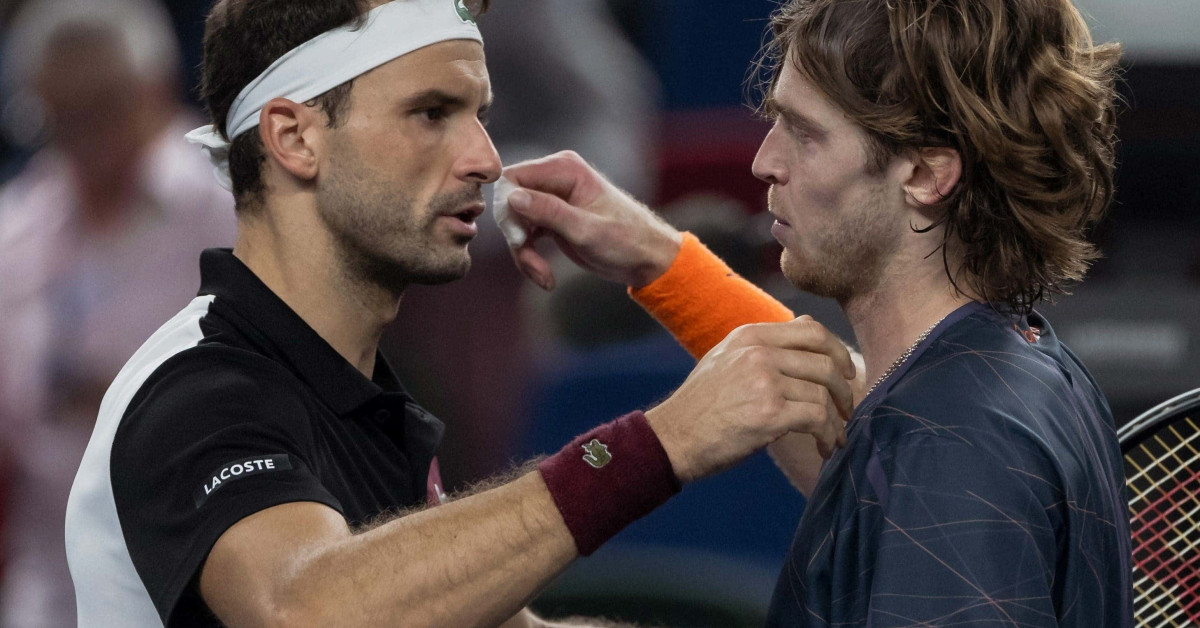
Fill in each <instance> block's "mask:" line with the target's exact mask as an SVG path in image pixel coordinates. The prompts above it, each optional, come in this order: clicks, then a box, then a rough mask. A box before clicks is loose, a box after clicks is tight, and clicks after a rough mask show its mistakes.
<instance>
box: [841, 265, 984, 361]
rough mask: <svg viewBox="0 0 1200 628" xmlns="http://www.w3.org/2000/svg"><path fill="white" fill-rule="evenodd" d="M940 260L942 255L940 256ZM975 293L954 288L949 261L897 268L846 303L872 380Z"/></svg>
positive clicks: (848, 314) (845, 307)
mask: <svg viewBox="0 0 1200 628" xmlns="http://www.w3.org/2000/svg"><path fill="white" fill-rule="evenodd" d="M939 261H940V259H939ZM972 300H973V299H972V298H971V297H970V296H967V295H965V294H962V293H961V292H958V291H956V290H955V289H954V287H953V286H952V285H951V284H950V280H949V279H948V278H947V277H946V272H945V269H944V267H942V266H941V265H940V264H939V265H938V266H937V268H936V269H933V268H930V269H923V270H921V271H919V272H913V273H908V274H904V273H900V274H893V275H890V276H888V277H886V278H884V279H883V280H882V281H881V282H880V284H879V285H878V286H877V287H876V288H875V289H873V290H871V291H870V292H867V293H864V294H862V295H856V296H854V297H853V298H851V299H850V300H848V301H847V302H845V303H843V304H842V309H843V310H844V311H845V312H846V317H847V318H848V319H849V321H850V325H851V327H853V328H854V335H855V338H856V339H857V340H858V345H859V349H860V350H861V351H862V354H863V360H864V361H865V362H866V371H867V373H866V375H867V377H866V381H867V383H868V385H873V384H875V383H876V382H877V380H878V379H879V378H880V377H881V376H883V375H884V374H885V373H887V372H888V370H889V369H890V368H891V366H892V365H893V364H895V363H896V361H897V360H899V359H900V358H901V357H902V356H903V355H904V354H905V352H907V351H908V350H909V349H910V348H912V347H913V346H914V345H915V344H916V343H917V341H918V339H919V338H920V337H921V335H922V334H924V333H925V332H926V331H928V330H930V329H931V328H932V327H933V326H935V325H937V323H938V322H939V321H941V320H942V319H944V318H945V317H946V316H948V315H949V314H950V313H951V312H954V311H955V310H957V309H958V308H960V307H962V306H963V305H965V304H967V303H970V302H971V301H972Z"/></svg>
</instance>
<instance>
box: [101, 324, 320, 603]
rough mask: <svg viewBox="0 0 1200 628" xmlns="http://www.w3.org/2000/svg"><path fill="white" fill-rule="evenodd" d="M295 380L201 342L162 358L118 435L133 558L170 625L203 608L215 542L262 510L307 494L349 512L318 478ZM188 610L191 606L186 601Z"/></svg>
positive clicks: (121, 512)
mask: <svg viewBox="0 0 1200 628" xmlns="http://www.w3.org/2000/svg"><path fill="white" fill-rule="evenodd" d="M299 391H300V388H299V384H298V382H297V381H296V380H295V379H294V378H293V377H292V376H291V375H290V374H289V373H287V372H286V371H285V370H284V369H283V368H282V367H279V366H278V365H275V364H273V363H271V362H269V361H268V360H266V359H265V358H262V357H259V356H254V355H252V354H249V353H245V352H241V351H237V350H233V349H228V348H218V347H198V348H195V349H191V350H189V351H188V352H185V353H183V354H180V355H179V356H176V357H175V358H172V360H169V361H168V362H167V363H165V364H163V365H162V366H161V367H160V368H159V369H158V371H156V372H155V373H154V374H153V375H152V376H151V377H150V379H148V380H147V382H146V383H145V384H144V385H143V387H142V390H141V392H140V393H139V396H138V397H135V398H134V400H133V402H132V403H131V404H130V406H129V408H130V409H129V410H128V411H127V413H126V415H125V417H124V418H123V420H122V421H121V425H120V428H119V429H118V431H117V434H116V437H115V439H114V441H113V449H112V457H111V470H110V472H111V479H112V486H113V497H114V500H115V502H116V505H117V515H118V518H119V520H120V522H121V529H122V532H123V533H124V536H125V541H126V545H127V547H128V550H129V555H130V557H131V558H132V560H133V564H134V566H135V567H136V568H137V571H138V574H139V575H140V576H141V579H142V582H143V584H144V585H145V586H146V589H147V592H148V593H149V594H150V597H151V599H152V600H153V601H154V604H155V606H156V607H157V609H158V612H159V614H160V616H161V617H162V619H163V622H164V624H165V625H166V626H178V625H185V624H186V618H187V617H194V616H196V615H197V613H202V614H207V611H206V610H205V609H204V608H203V607H201V608H191V607H192V606H195V605H201V604H202V603H201V602H200V601H199V597H198V596H197V595H195V592H194V591H190V590H189V587H190V585H191V584H192V583H193V582H194V580H195V578H196V577H197V576H198V570H199V568H200V566H201V565H202V564H203V563H204V560H205V558H207V556H208V553H209V551H210V550H211V549H212V546H213V545H214V544H215V543H216V541H217V539H218V538H220V536H221V535H222V534H223V533H224V532H225V531H226V530H227V529H229V528H230V527H231V526H233V525H234V524H235V523H237V522H238V521H240V520H242V519H243V518H245V517H247V516H249V515H251V514H254V513H255V512H258V511H261V510H265V509H267V508H270V507H272V506H276V505H279V504H284V503H289V502H298V501H310V502H316V503H320V504H324V505H327V506H329V507H331V508H334V509H336V510H338V511H339V512H340V511H341V505H340V504H339V503H338V501H337V500H336V499H335V498H334V497H333V495H331V494H330V493H329V491H328V490H326V488H325V487H324V486H322V484H321V482H320V481H319V479H318V478H317V477H316V476H315V475H314V473H313V468H314V467H313V465H314V464H315V460H314V457H315V456H316V455H317V454H316V453H315V451H314V450H315V448H314V446H313V436H312V427H310V423H309V422H308V421H307V417H308V415H309V411H308V408H307V407H306V405H305V404H306V402H305V401H304V397H303V396H302V394H301V393H300V392H299ZM185 607H186V608H185Z"/></svg>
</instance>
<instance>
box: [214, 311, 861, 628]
mask: <svg viewBox="0 0 1200 628" xmlns="http://www.w3.org/2000/svg"><path fill="white" fill-rule="evenodd" d="M852 368H853V367H852V365H851V364H850V358H849V355H848V354H847V353H846V351H845V348H844V347H842V346H841V345H840V343H838V341H837V340H836V339H835V338H834V337H833V336H832V335H830V334H829V332H828V331H826V330H825V329H824V328H822V327H820V326H819V325H817V324H815V323H813V322H811V321H805V320H799V321H789V322H786V323H779V324H759V325H749V326H744V327H741V328H739V329H737V330H736V331H734V332H733V333H731V334H730V335H729V336H728V337H727V338H726V339H725V340H723V341H722V342H721V343H719V344H718V345H717V346H715V347H713V348H712V350H711V351H709V352H708V354H707V355H705V356H704V358H703V359H702V360H700V362H699V363H698V364H697V365H696V368H695V369H694V370H693V372H692V373H691V375H689V376H688V378H687V380H686V381H684V383H683V384H682V385H681V386H680V388H679V389H678V390H677V391H676V392H675V393H674V394H672V395H671V396H670V397H669V398H667V400H665V401H664V402H663V403H662V404H660V405H659V406H658V407H656V408H653V409H651V410H648V411H646V413H645V415H644V417H643V416H641V415H638V414H637V413H635V414H633V415H630V416H629V417H625V418H623V419H620V420H618V421H616V422H614V423H611V424H608V425H607V426H602V427H600V428H597V429H596V430H594V431H593V432H589V433H588V434H584V435H582V436H581V437H579V438H578V439H576V440H575V441H574V442H573V443H572V444H570V445H568V446H567V447H565V448H564V449H563V450H562V451H561V452H559V453H558V454H556V455H554V456H551V457H550V458H548V459H546V460H545V461H543V462H542V463H541V464H540V465H539V467H538V471H535V472H531V473H528V474H526V475H523V476H521V477H520V478H518V479H517V480H515V481H513V482H511V483H508V484H504V485H502V486H499V487H497V488H493V489H490V490H486V491H483V492H480V493H478V494H475V495H472V496H470V497H467V498H464V499H461V500H458V501H455V502H452V503H450V504H446V505H443V506H439V507H437V508H433V509H429V510H425V511H421V512H418V513H415V514H411V515H408V516H404V517H400V518H397V519H394V520H392V521H390V522H388V523H384V524H382V525H378V526H375V527H373V528H371V529H369V530H367V531H366V532H362V533H360V534H354V533H352V531H351V530H350V529H349V528H348V527H347V525H346V522H345V520H344V519H343V517H342V516H341V515H340V514H339V513H338V512H337V511H335V510H333V509H332V508H330V507H328V506H324V505H321V504H316V503H312V502H299V503H290V504H284V505H280V506H275V507H272V508H268V509H266V510H263V511H260V512H257V513H256V514H253V515H251V516H249V517H246V518H245V519H243V520H241V521H240V522H238V523H236V524H234V525H233V526H232V527H230V528H229V529H228V530H226V531H225V532H224V534H223V535H222V536H221V537H220V539H219V540H218V541H217V542H216V544H215V546H214V547H213V548H212V550H211V552H209V554H208V559H207V561H206V563H205V564H204V566H203V568H202V570H201V574H200V581H199V589H200V594H201V596H202V597H203V599H204V601H205V602H206V603H207V604H208V606H209V608H211V609H212V610H213V612H215V613H216V615H217V617H218V618H219V619H220V620H221V621H222V622H223V623H224V624H225V625H228V626H231V627H234V628H240V627H243V626H301V627H303V626H331V625H337V626H347V627H352V626H393V625H394V626H406V627H414V626H415V627H420V626H430V627H433V626H498V625H501V624H503V623H504V622H505V621H506V620H511V621H513V622H518V623H517V625H520V624H519V622H520V621H522V620H529V621H534V620H533V619H532V617H530V616H529V615H527V614H526V615H524V616H522V617H517V618H513V616H514V615H516V614H517V613H518V612H519V611H520V610H521V609H522V608H523V607H524V606H525V605H526V604H527V603H528V602H529V601H530V600H531V599H532V598H533V597H534V596H535V595H536V594H537V593H538V592H539V591H540V590H541V589H542V588H543V587H544V586H545V585H546V584H547V583H548V582H549V581H550V580H551V579H552V578H553V577H554V576H555V575H557V574H558V573H559V572H560V571H561V570H562V569H563V568H565V567H566V566H567V565H568V564H569V563H570V562H571V561H572V560H574V558H575V557H576V556H577V555H579V554H581V553H582V554H588V553H590V552H591V551H593V550H594V549H595V548H596V547H598V546H599V544H600V543H602V542H603V541H604V540H605V539H607V538H609V537H611V535H612V534H615V533H616V532H617V531H619V530H620V529H621V528H622V527H623V526H624V525H626V524H628V523H629V522H631V521H632V520H633V519H635V518H637V517H639V516H641V515H644V514H645V513H647V512H649V510H650V509H652V508H653V507H655V506H657V505H658V504H659V503H661V502H662V501H663V500H665V499H667V497H669V496H670V495H671V494H672V493H673V492H674V491H675V490H678V486H679V485H680V484H684V483H688V482H691V481H693V480H696V479H699V478H702V477H706V476H709V475H712V474H715V473H718V472H720V471H723V470H725V469H727V468H729V467H731V466H733V465H735V464H737V463H738V462H740V461H741V460H743V459H745V458H746V457H747V456H749V455H750V454H752V453H753V452H755V451H757V450H759V449H761V448H763V447H764V446H766V445H768V444H769V443H773V442H775V441H777V440H778V439H779V438H781V437H782V436H783V435H785V434H787V433H789V432H803V433H811V434H814V435H815V436H816V439H817V442H818V443H819V447H820V450H821V452H822V453H823V454H825V455H829V453H830V452H831V451H832V449H833V448H834V447H836V446H838V445H840V444H843V443H844V439H845V434H844V432H843V431H842V421H841V417H843V416H846V415H847V414H848V413H849V412H850V409H851V404H852V398H851V394H850V389H849V387H848V386H847V384H846V382H845V379H844V373H846V372H847V371H848V370H851V369H852ZM595 441H599V442H598V443H596V442H595ZM584 444H587V445H588V446H591V447H592V448H591V449H589V448H588V447H583V450H582V451H580V449H581V446H582V445H584ZM585 452H586V455H585ZM598 454H602V457H601V456H598ZM510 625H512V624H510ZM534 626H537V624H536V623H535V624H534Z"/></svg>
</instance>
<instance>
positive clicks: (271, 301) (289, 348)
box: [200, 249, 411, 416]
mask: <svg viewBox="0 0 1200 628" xmlns="http://www.w3.org/2000/svg"><path fill="white" fill-rule="evenodd" d="M200 295H202V296H203V295H215V296H216V297H217V300H218V302H219V303H222V304H223V305H225V306H226V307H228V308H230V309H231V310H232V311H233V313H234V314H236V315H237V317H238V318H239V319H240V320H238V321H236V324H237V327H238V328H239V329H240V330H242V331H243V332H244V333H246V334H247V335H248V336H250V337H251V338H252V339H253V340H254V341H255V342H256V343H258V344H261V345H262V348H263V350H264V351H266V352H267V353H269V354H271V355H273V356H276V357H277V358H278V359H279V360H280V361H281V362H282V363H284V365H285V366H287V367H289V368H290V369H291V370H292V371H293V372H294V373H295V374H296V375H297V376H298V377H299V378H300V379H301V380H303V381H304V382H305V383H306V384H308V385H309V386H310V387H311V388H312V389H313V390H314V391H315V392H316V393H317V395H318V396H319V397H320V398H321V400H322V401H323V402H325V403H326V404H327V405H328V406H329V407H330V409H332V410H333V411H334V412H335V413H337V414H338V415H339V416H344V415H347V414H349V413H351V412H353V411H354V410H356V409H358V408H360V407H362V406H363V405H364V404H366V403H367V402H368V401H371V400H372V399H374V398H376V397H378V396H380V395H381V394H385V393H391V394H398V395H401V396H403V397H404V399H405V401H411V398H410V397H409V396H408V394H407V393H406V392H405V391H404V388H403V386H401V384H400V380H399V379H398V378H397V377H396V374H395V372H394V371H392V368H391V366H390V365H389V364H388V363H387V360H385V359H384V357H383V354H382V353H380V352H378V351H377V352H376V354H375V373H374V377H373V378H372V379H367V378H366V377H364V376H363V374H362V373H360V372H359V371H358V369H356V368H354V366H353V365H352V364H350V363H349V362H348V361H346V359H345V358H343V357H342V356H341V354H339V353H338V352H337V351H336V350H334V348H333V347H332V346H330V345H329V343H328V342H326V341H325V339H324V338H322V337H321V336H320V334H318V333H317V332H316V330H314V329H313V328H312V327H310V326H309V325H308V323H306V322H304V319H302V318H300V315H299V314H297V313H296V312H295V311H294V310H292V308H291V307H289V306H288V305H287V303H284V301H283V299H280V298H279V296H278V295H276V294H275V293H274V292H272V291H271V289H270V288H268V287H267V285H266V284H265V283H263V282H262V280H261V279H259V278H258V276H257V275H255V274H254V271H252V270H250V268H249V267H247V266H246V265H245V264H244V263H242V261H241V260H240V259H238V258H237V257H235V256H234V255H233V251H232V250H230V249H208V250H206V251H204V252H203V253H202V254H201V255H200Z"/></svg>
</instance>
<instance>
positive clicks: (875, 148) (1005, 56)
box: [755, 0, 1121, 311]
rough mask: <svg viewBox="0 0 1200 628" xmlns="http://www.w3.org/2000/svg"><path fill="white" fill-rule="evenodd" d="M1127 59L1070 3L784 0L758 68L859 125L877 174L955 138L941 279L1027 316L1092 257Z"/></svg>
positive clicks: (1110, 173) (1110, 177) (1110, 186)
mask: <svg viewBox="0 0 1200 628" xmlns="http://www.w3.org/2000/svg"><path fill="white" fill-rule="evenodd" d="M1120 54H1121V47H1120V45H1118V44H1111V43H1110V44H1102V45H1095V44H1093V42H1092V39H1091V35H1090V33H1089V31H1088V28H1087V25H1086V23H1085V22H1084V21H1083V18H1082V17H1081V16H1080V14H1079V12H1078V10H1076V8H1075V7H1074V6H1073V5H1072V4H1071V3H1070V1H1069V0H790V1H789V2H787V3H786V4H784V5H783V6H781V7H780V8H779V9H778V10H777V11H776V12H775V14H774V15H773V16H772V20H771V27H770V34H769V40H768V43H767V45H766V46H765V48H764V50H763V52H762V54H761V55H760V58H759V61H758V62H757V64H756V68H757V72H756V73H755V75H756V76H758V77H762V76H763V73H764V72H769V78H767V80H765V81H763V82H762V83H760V84H761V85H762V86H764V87H766V88H767V89H771V88H773V87H774V85H775V83H776V82H777V81H778V80H779V73H780V71H781V70H782V68H783V64H784V63H792V64H793V67H795V68H796V69H797V70H798V71H800V72H801V74H802V75H803V76H805V78H807V79H808V80H809V81H811V82H812V83H813V84H814V85H815V86H816V87H817V88H818V89H819V90H820V91H821V92H822V93H823V94H825V95H826V96H827V97H828V98H829V99H830V100H831V101H833V102H834V103H835V104H837V105H838V107H839V108H840V109H841V110H842V111H843V112H844V113H845V114H846V115H848V116H849V117H850V118H851V119H852V120H854V121H855V122H856V123H857V124H859V125H860V126H862V127H863V128H864V129H866V131H867V133H868V134H869V136H870V137H871V146H870V147H869V149H870V150H869V153H870V154H871V156H872V160H873V162H874V166H875V167H876V168H878V167H879V166H880V164H884V163H886V162H887V160H888V159H890V157H891V156H893V155H896V154H899V153H900V152H902V151H906V150H911V149H916V148H920V147H926V146H949V147H953V148H955V149H956V150H957V151H958V152H959V154H960V155H961V157H962V161H963V174H962V177H961V178H960V181H959V183H958V185H957V186H956V187H955V188H954V189H953V190H951V191H950V193H949V194H948V195H947V196H946V197H945V199H944V200H943V201H942V202H941V203H939V205H938V208H939V209H940V210H942V213H941V216H940V219H939V220H938V222H936V223H935V224H934V226H937V225H944V226H945V239H944V241H943V245H942V257H943V260H944V263H945V265H946V271H947V274H948V275H949V277H950V280H951V281H952V282H954V283H955V285H956V286H957V285H959V283H958V282H959V281H962V282H965V283H966V285H967V286H969V287H970V288H971V289H973V290H974V292H975V293H976V294H978V295H979V296H980V297H981V298H983V299H984V300H987V301H989V302H993V303H998V304H1007V305H1008V306H1010V307H1012V308H1013V309H1015V310H1017V311H1028V310H1029V309H1031V308H1032V307H1033V305H1034V304H1035V303H1037V302H1038V301H1040V300H1041V299H1042V298H1044V297H1047V296H1051V295H1053V294H1056V293H1064V292H1065V291H1066V290H1067V289H1068V288H1069V287H1070V285H1071V284H1072V283H1074V282H1077V281H1079V280H1081V279H1082V278H1083V276H1084V275H1085V273H1086V272H1087V269H1088V267H1089V266H1090V264H1091V262H1092V261H1093V260H1095V259H1096V258H1097V257H1098V253H1097V251H1096V249H1095V248H1094V247H1093V246H1092V245H1091V244H1090V243H1089V242H1088V241H1087V232H1088V230H1089V229H1090V228H1091V226H1092V225H1094V224H1095V222H1097V221H1098V220H1099V219H1100V218H1101V217H1102V216H1103V215H1104V212H1105V211H1106V210H1107V208H1108V206H1109V204H1110V203H1111V201H1112V197H1113V192H1114V162H1115V148H1116V101H1117V98H1116V88H1115V82H1116V79H1117V73H1118V62H1119V58H1120ZM930 228H932V227H930ZM954 240H957V242H959V243H961V246H960V249H961V266H960V267H958V268H951V267H950V263H951V261H950V257H949V254H948V251H949V250H950V247H949V246H947V244H949V243H951V242H952V241H954Z"/></svg>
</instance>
